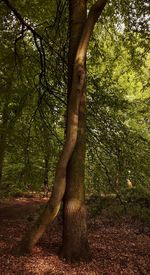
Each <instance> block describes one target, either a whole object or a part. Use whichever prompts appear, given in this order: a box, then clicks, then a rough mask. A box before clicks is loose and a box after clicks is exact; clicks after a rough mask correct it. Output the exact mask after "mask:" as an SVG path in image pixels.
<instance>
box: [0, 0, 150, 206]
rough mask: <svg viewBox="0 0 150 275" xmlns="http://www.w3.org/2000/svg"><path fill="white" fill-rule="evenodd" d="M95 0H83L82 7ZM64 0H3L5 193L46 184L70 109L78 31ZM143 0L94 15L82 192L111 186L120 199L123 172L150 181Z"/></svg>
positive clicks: (0, 55)
mask: <svg viewBox="0 0 150 275" xmlns="http://www.w3.org/2000/svg"><path fill="white" fill-rule="evenodd" d="M49 2H50V3H49ZM77 2H79V3H77V5H81V4H82V3H81V2H82V1H77ZM85 2H86V1H85ZM95 2H96V1H87V4H88V8H87V10H86V11H87V12H89V10H91V7H93V4H95ZM98 2H101V1H98ZM102 2H103V1H102ZM105 2H107V1H105ZM70 3H71V1H65V0H61V1H53V0H51V1H46V0H45V1H41V0H34V1H28V0H25V1H7V0H2V1H1V2H0V15H1V16H0V18H1V19H0V39H1V45H0V60H1V68H0V75H1V83H0V86H1V92H0V137H1V144H0V189H1V195H2V196H4V195H8V194H9V195H13V194H16V193H19V192H26V191H42V190H43V187H44V182H45V181H47V182H48V185H49V186H50V187H51V186H52V182H53V180H52V179H53V178H54V172H55V167H56V163H57V160H58V158H59V155H60V152H61V149H62V148H63V144H64V140H65V139H64V137H65V136H66V132H67V131H66V130H65V129H68V125H69V123H68V122H66V121H67V119H68V120H69V118H70V117H69V115H68V112H69V111H68V110H69V109H68V108H69V107H68V106H69V102H71V100H70V98H71V95H72V93H71V92H70V94H69V92H68V95H67V89H68V90H69V89H70V90H71V89H72V88H71V87H69V88H68V86H69V84H68V82H69V83H72V82H71V81H73V80H72V78H73V76H74V74H73V73H72V72H71V73H70V72H69V70H70V71H71V70H73V69H72V68H73V65H70V64H69V65H68V57H69V56H70V57H69V58H70V59H69V60H71V61H70V62H71V64H73V62H74V59H75V51H76V48H74V49H72V52H71V50H70V45H71V43H72V42H70V39H72V40H71V41H74V40H75V39H76V35H77V31H76V30H75V29H74V31H73V29H72V33H71V32H70V29H69V25H70V22H71V20H72V18H70V19H69V16H70V14H71V12H70V9H69V7H70V6H69V4H70ZM148 8H149V2H148V1H147V0H144V1H143V0H140V1H135V0H132V1H129V0H127V1H116V0H115V1H108V3H107V5H106V7H105V9H104V11H103V13H102V16H100V18H99V19H98V18H96V19H95V20H96V21H97V24H96V26H95V28H94V31H93V33H92V37H91V40H90V44H89V47H88V49H87V54H86V63H87V65H86V66H87V68H86V70H87V83H86V85H87V92H86V97H87V107H86V137H87V138H86V158H85V187H86V190H87V194H93V193H94V194H100V193H103V192H104V193H107V192H114V193H116V194H117V195H118V196H119V197H120V196H121V197H120V200H121V201H122V197H123V195H121V194H122V192H123V191H122V190H124V189H125V188H126V187H127V181H128V180H130V182H131V183H132V184H133V187H137V186H140V188H141V186H143V187H145V188H148V187H149V184H150V170H149V167H150V150H149V149H150V132H149V124H150V118H149V113H150V107H149V106H150V104H149V103H150V89H149V66H150V63H149V58H150V54H149V51H148V50H149V45H148V34H149V13H148ZM72 14H73V13H72ZM69 20H70V21H69ZM83 21H84V20H83ZM77 23H78V22H77ZM79 23H80V24H81V22H79ZM79 23H78V24H79ZM83 26H84V22H83ZM82 28H83V27H81V29H82ZM85 29H86V26H85ZM83 37H84V36H83ZM81 38H82V31H81ZM77 39H79V38H77ZM84 39H85V40H86V38H84ZM81 42H82V41H81ZM71 55H72V57H71ZM73 56H74V57H73ZM71 58H73V59H71ZM84 62H85V60H84ZM71 66H72V67H71ZM68 72H69V73H68ZM79 78H81V77H79ZM73 83H74V82H73ZM73 100H74V101H73ZM73 100H72V102H73V103H74V102H75V100H76V99H73ZM73 103H71V104H72V106H73ZM75 107H76V106H75ZM75 107H73V108H75ZM84 108H85V106H84ZM77 110H78V108H77ZM79 124H80V117H79ZM66 126H67V127H66ZM82 126H83V125H82ZM80 128H82V127H80ZM83 128H84V127H83ZM80 130H81V129H80ZM78 132H80V131H78ZM81 132H82V131H81ZM79 135H80V134H79V133H78V137H79ZM82 142H83V140H81V139H80V143H82ZM84 143H85V136H84ZM77 146H78V145H77ZM80 150H82V149H81V147H79V150H78V154H79V151H80ZM83 154H84V152H83ZM77 158H78V156H77V154H75V155H74V157H73V161H74V163H75V159H77ZM69 159H70V157H69ZM78 160H79V159H78ZM78 166H79V161H78V164H76V166H75V167H74V169H76V170H77V171H76V170H74V171H75V173H76V175H78V173H79V167H78ZM70 167H71V166H70ZM70 169H72V168H70ZM81 173H82V174H84V172H82V171H81ZM72 175H73V173H72ZM74 177H75V176H74ZM68 188H69V187H68Z"/></svg>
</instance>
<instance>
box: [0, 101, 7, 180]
mask: <svg viewBox="0 0 150 275" xmlns="http://www.w3.org/2000/svg"><path fill="white" fill-rule="evenodd" d="M8 116H9V111H8V102H6V103H5V105H4V108H3V113H2V125H1V129H0V185H1V184H2V176H3V165H4V158H5V152H6V138H7V130H8V129H7V127H8Z"/></svg>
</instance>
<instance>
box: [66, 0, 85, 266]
mask: <svg viewBox="0 0 150 275" xmlns="http://www.w3.org/2000/svg"><path fill="white" fill-rule="evenodd" d="M69 11H70V14H69V16H70V32H69V33H70V36H69V42H70V45H69V62H68V63H69V64H68V99H69V98H70V93H71V89H70V88H71V86H72V85H71V83H72V71H73V65H74V61H75V57H76V51H77V48H78V45H79V41H80V38H81V35H82V32H83V28H84V24H85V21H86V17H87V0H83V1H76V2H75V1H74V0H71V1H70V2H69ZM84 64H85V62H84ZM84 66H86V65H84ZM84 70H85V68H84ZM85 93H86V83H85V84H84V86H83V93H82V98H81V102H80V108H79V124H78V137H77V143H76V146H75V149H74V151H73V154H72V156H71V159H70V160H69V163H68V166H67V175H66V181H67V185H66V192H65V196H64V215H63V218H64V219H63V223H64V224H63V245H62V250H61V256H62V257H64V258H66V260H67V261H79V260H80V259H82V260H89V259H90V253H89V245H88V240H87V226H86V209H85V192H84V168H85V144H86V140H85V139H86V138H85V130H86V129H85V110H86V103H85V97H86V96H85Z"/></svg>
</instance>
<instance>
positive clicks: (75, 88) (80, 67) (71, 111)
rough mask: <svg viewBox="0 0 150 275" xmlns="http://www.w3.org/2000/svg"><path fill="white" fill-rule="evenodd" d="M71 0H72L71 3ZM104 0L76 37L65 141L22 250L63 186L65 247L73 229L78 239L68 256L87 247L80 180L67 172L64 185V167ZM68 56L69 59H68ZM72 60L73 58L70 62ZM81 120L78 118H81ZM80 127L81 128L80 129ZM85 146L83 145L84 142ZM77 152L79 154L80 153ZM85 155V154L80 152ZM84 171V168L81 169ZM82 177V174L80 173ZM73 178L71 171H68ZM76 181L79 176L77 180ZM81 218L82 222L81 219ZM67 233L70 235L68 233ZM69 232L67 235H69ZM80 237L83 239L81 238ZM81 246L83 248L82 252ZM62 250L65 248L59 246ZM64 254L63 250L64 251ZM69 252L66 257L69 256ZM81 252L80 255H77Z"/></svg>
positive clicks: (49, 217)
mask: <svg viewBox="0 0 150 275" xmlns="http://www.w3.org/2000/svg"><path fill="white" fill-rule="evenodd" d="M73 2H74V5H77V4H80V3H82V4H83V3H84V1H73ZM73 2H72V3H73ZM106 2H107V0H105V1H104V0H99V1H97V2H96V4H95V5H93V6H92V8H91V10H90V12H89V15H88V18H87V19H86V22H85V24H84V27H83V30H82V34H81V38H79V41H80V42H79V44H77V49H76V50H75V52H76V54H75V59H74V58H73V59H74V63H73V66H72V68H73V69H72V73H71V79H72V81H71V84H70V92H69V99H68V111H67V131H66V141H65V144H64V148H63V151H62V154H61V156H60V159H59V161H58V164H57V167H56V173H55V179H54V185H53V190H52V195H51V198H50V199H49V201H48V203H47V206H46V208H45V209H44V211H43V213H42V214H41V216H40V217H39V219H38V220H37V222H36V223H35V224H34V225H33V227H32V228H31V230H29V231H28V232H27V233H26V235H25V237H24V238H23V240H22V251H24V252H30V251H31V250H32V248H33V246H34V245H35V244H36V243H37V241H38V240H39V238H40V237H41V236H42V234H43V233H44V231H45V229H46V227H47V225H48V224H49V223H50V222H51V221H53V219H54V218H55V217H56V215H57V213H58V211H59V209H60V205H61V202H62V199H63V197H64V193H65V190H66V194H65V196H66V204H65V207H64V209H65V210H64V212H65V215H64V216H65V217H66V219H65V220H66V223H65V224H66V230H65V232H64V238H65V240H66V241H65V242H64V247H66V249H67V247H68V251H69V250H70V236H71V235H70V234H71V232H72V234H73V236H74V240H73V244H74V246H75V243H77V245H76V247H75V251H72V252H71V254H70V252H69V254H70V255H72V256H71V258H78V257H81V258H82V255H84V253H85V250H86V249H87V247H88V244H87V241H84V238H85V239H86V223H85V221H86V218H85V216H86V212H85V208H84V190H83V185H82V184H81V185H80V183H79V184H73V185H71V181H70V180H69V174H68V176H67V178H68V179H67V183H68V182H69V184H67V189H68V191H67V189H66V171H67V166H68V162H69V160H70V158H71V156H72V153H73V151H74V149H75V145H76V143H77V136H78V132H79V131H80V133H81V132H82V131H84V130H83V128H82V123H81V124H80V123H79V113H80V114H82V115H83V114H84V110H83V104H85V103H84V99H85V97H84V92H83V91H84V89H85V81H86V77H85V75H86V71H85V58H86V52H87V48H88V44H89V40H90V37H91V34H92V31H93V28H94V25H95V23H96V21H97V19H98V17H99V15H100V14H101V12H102V10H103V8H104V6H105V4H106ZM70 60H71V59H70ZM71 63H72V62H71ZM80 121H81V120H80ZM79 129H80V130H79ZM83 147H84V146H83ZM81 154H82V153H80V157H81ZM82 157H83V158H84V156H82ZM76 167H77V169H79V164H78V165H77V164H76ZM72 170H73V171H74V172H73V175H74V176H76V174H77V173H78V170H76V169H75V167H74V168H73V169H72ZM81 171H83V170H81ZM83 177H84V175H83ZM71 178H72V175H71ZM77 181H78V180H77ZM78 187H80V188H81V190H78ZM79 220H82V224H81V225H80V221H79ZM83 221H84V222H83ZM75 223H78V226H77V227H76V229H75ZM69 227H70V233H69ZM77 230H80V232H79V233H78V234H77ZM68 234H69V235H70V236H69V235H68ZM68 236H69V237H68ZM82 238H83V240H81V239H82ZM82 241H83V242H84V245H82ZM77 248H79V249H80V253H78V255H76V253H77V252H76V251H77ZM82 248H83V251H84V252H82ZM62 251H64V249H63V250H62ZM63 254H64V253H63ZM70 255H69V257H70ZM79 255H80V256H79ZM63 256H64V257H66V258H68V259H69V257H68V256H67V255H63Z"/></svg>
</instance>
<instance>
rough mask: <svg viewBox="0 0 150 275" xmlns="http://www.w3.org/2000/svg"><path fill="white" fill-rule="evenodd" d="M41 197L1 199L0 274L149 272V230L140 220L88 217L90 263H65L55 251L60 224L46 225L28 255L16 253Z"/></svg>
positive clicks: (57, 244) (145, 274)
mask: <svg viewBox="0 0 150 275" xmlns="http://www.w3.org/2000/svg"><path fill="white" fill-rule="evenodd" d="M44 203H45V200H44V199H41V200H39V199H18V200H12V201H10V202H9V201H7V202H6V201H5V202H0V275H3V274H6V275H7V274H8V275H11V274H17V275H24V274H45V275H46V274H53V275H54V274H56V275H60V274H67V275H69V274H70V275H74V274H78V275H79V274H83V275H84V274H91V275H95V274H105V275H107V274H108V275H113V274H114V275H119V274H123V275H125V274H127V275H132V274H141V275H143V274H144V275H148V274H150V234H149V230H144V232H143V231H142V230H141V226H142V225H141V224H140V223H135V222H134V221H131V220H130V219H129V218H126V219H125V218H124V219H122V220H121V221H115V220H114V219H107V218H106V217H105V218H104V217H102V218H101V217H96V218H92V219H90V221H89V241H90V246H91V251H92V256H93V260H92V262H90V263H89V264H85V263H80V265H78V264H71V265H69V264H67V263H65V261H61V260H60V259H59V258H58V256H57V252H58V249H59V247H60V245H61V229H62V228H61V224H60V221H56V222H55V223H54V225H53V226H51V227H50V228H48V230H47V232H46V234H45V235H44V236H43V238H42V239H41V241H40V243H39V244H38V246H36V248H35V249H34V253H33V254H32V255H30V256H20V257H18V256H15V255H13V253H12V247H14V246H15V245H16V244H17V243H18V242H19V240H20V239H21V236H22V235H23V233H24V231H25V228H26V227H27V226H29V224H30V223H31V222H32V216H33V213H34V212H35V209H36V208H37V207H38V206H39V205H43V204H44Z"/></svg>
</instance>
